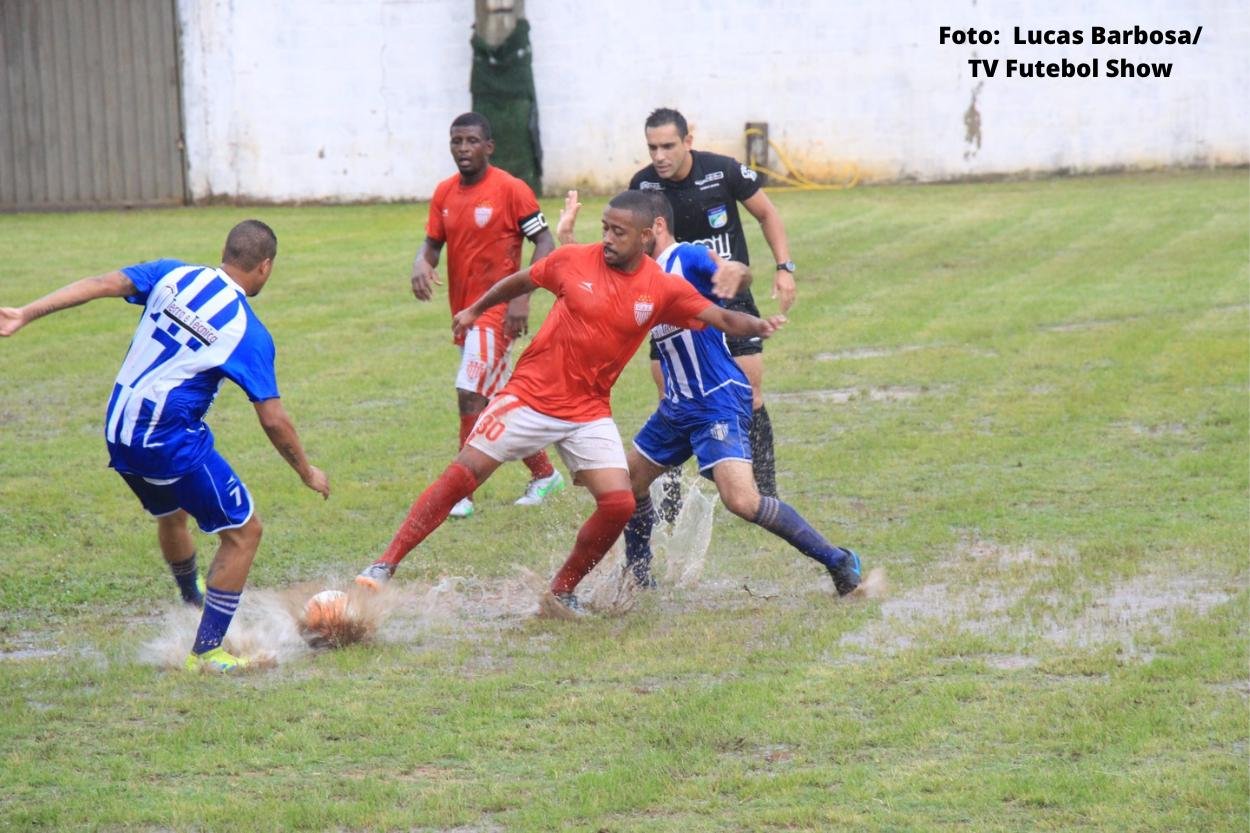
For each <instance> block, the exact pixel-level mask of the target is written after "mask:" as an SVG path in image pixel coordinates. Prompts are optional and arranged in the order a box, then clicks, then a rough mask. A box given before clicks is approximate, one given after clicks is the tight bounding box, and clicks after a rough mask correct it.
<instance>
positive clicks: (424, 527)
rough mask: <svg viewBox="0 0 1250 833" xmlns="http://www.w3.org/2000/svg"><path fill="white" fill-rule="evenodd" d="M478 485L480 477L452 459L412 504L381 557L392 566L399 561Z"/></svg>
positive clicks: (436, 527)
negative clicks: (476, 477)
mask: <svg viewBox="0 0 1250 833" xmlns="http://www.w3.org/2000/svg"><path fill="white" fill-rule="evenodd" d="M475 488H477V480H475V479H474V477H473V473H472V472H471V471H469V470H468V469H467V468H465V467H464V466H462V465H460V464H459V463H452V464H451V465H450V466H448V467H447V468H446V469H445V470H444V471H443V473H442V474H440V475H439V476H438V479H437V480H435V481H434V482H433V483H431V484H430V485H429V487H428V488H426V490H425V491H424V492H422V493H421V497H419V498H417V499H416V501H415V502H414V503H413V504H412V508H411V509H409V510H408V517H406V518H404V522H403V523H402V524H400V525H399V529H398V530H397V531H396V532H395V537H394V538H392V539H391V545H390V546H389V547H387V548H386V552H384V553H382V557H381V558H380V559H378V560H379V561H381V562H383V563H385V564H390V565H391V566H392V567H394V566H396V565H398V564H399V562H401V561H403V560H404V556H406V555H407V554H408V553H410V552H412V548H413V547H415V546H416V545H417V544H420V543H421V542H422V541H424V540H425V537H426V536H427V535H429V534H430V533H431V532H433V531H434V530H436V529H438V526H439V524H441V523H442V522H443V521H445V520H447V513H448V512H450V511H451V507H453V506H455V505H456V501H458V500H460V498H462V497H465V496H467V495H470V494H472V493H473V490H474V489H475Z"/></svg>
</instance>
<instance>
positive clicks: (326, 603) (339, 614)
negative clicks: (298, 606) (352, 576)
mask: <svg viewBox="0 0 1250 833" xmlns="http://www.w3.org/2000/svg"><path fill="white" fill-rule="evenodd" d="M346 614H347V594H346V593H344V592H343V591H342V590H322V591H321V592H320V593H318V594H317V595H315V596H313V597H312V598H311V599H309V600H308V601H307V602H306V603H305V604H304V626H305V627H307V628H308V629H309V630H312V631H327V630H331V629H333V628H334V627H335V626H336V625H339V624H341V623H342V622H343V620H344V619H345V618H346Z"/></svg>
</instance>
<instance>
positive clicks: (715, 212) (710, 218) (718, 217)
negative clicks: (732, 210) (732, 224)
mask: <svg viewBox="0 0 1250 833" xmlns="http://www.w3.org/2000/svg"><path fill="white" fill-rule="evenodd" d="M707 224H708V225H709V226H711V227H712V228H724V227H725V226H727V225H729V212H728V211H727V210H726V209H725V206H723V205H715V206H712V207H711V208H709V209H708V210H707Z"/></svg>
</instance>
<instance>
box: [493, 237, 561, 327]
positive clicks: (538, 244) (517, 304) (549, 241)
mask: <svg viewBox="0 0 1250 833" xmlns="http://www.w3.org/2000/svg"><path fill="white" fill-rule="evenodd" d="M530 239H531V240H533V241H534V254H533V255H532V256H531V257H530V266H533V265H534V264H535V263H537V262H538V261H540V260H542V259H543V258H544V257H546V256H547V255H549V254H551V253H552V252H554V251H555V250H556V239H555V238H554V237H552V236H551V229H549V228H546V227H544V228H543V230H542V231H540V232H538V234H536V235H534V236H533V237H532V238H530ZM503 331H504V335H506V336H507V337H508V338H514V339H515V338H520V337H521V336H523V335H525V334H526V333H528V332H529V331H530V296H529V293H525V294H522V295H518V296H516V297H515V298H513V299H512V300H511V301H509V302H508V309H507V311H506V312H505V313H504V317H503Z"/></svg>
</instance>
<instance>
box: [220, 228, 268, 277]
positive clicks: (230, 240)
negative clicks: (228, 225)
mask: <svg viewBox="0 0 1250 833" xmlns="http://www.w3.org/2000/svg"><path fill="white" fill-rule="evenodd" d="M277 256H278V235H276V234H274V233H273V229H271V228H269V226H267V225H265V224H264V223H262V222H261V221H260V220H244V221H243V222H241V223H239V224H238V225H237V226H235V227H234V228H232V229H230V233H229V234H227V235H226V247H225V248H224V249H222V251H221V262H222V263H229V264H231V265H233V266H238V267H239V268H240V269H242V270H243V271H245V272H250V271H252V270H253V269H255V268H256V267H257V266H259V265H260V264H261V263H262V262H263V261H266V260H272V259H273V258H275V257H277Z"/></svg>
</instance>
